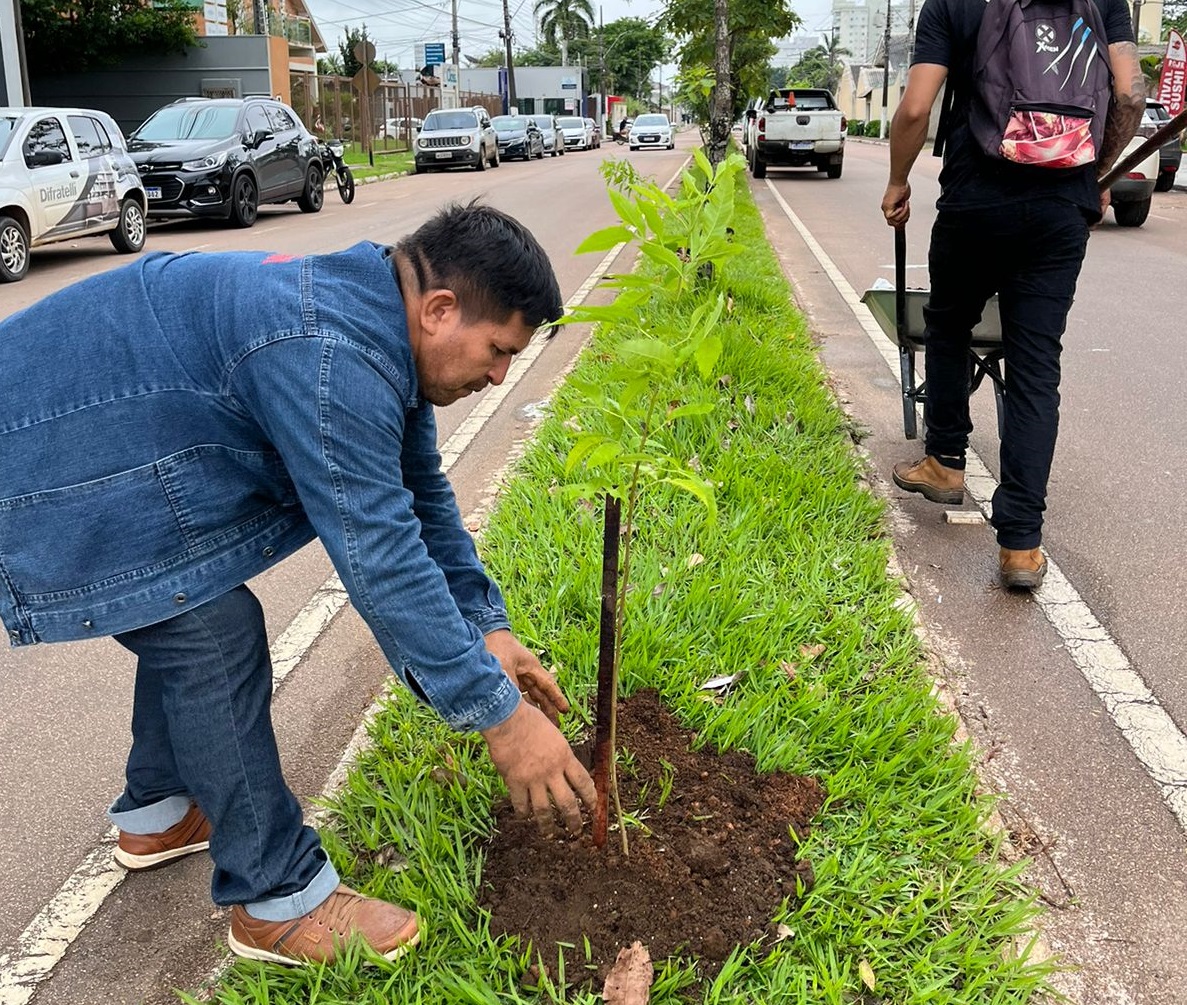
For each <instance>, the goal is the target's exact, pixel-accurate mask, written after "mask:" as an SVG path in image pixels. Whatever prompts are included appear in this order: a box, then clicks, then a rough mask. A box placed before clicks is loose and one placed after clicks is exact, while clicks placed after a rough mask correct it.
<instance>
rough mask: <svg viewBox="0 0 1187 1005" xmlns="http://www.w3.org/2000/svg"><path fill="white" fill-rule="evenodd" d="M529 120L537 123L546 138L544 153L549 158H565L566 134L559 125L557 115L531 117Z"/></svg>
mask: <svg viewBox="0 0 1187 1005" xmlns="http://www.w3.org/2000/svg"><path fill="white" fill-rule="evenodd" d="M529 118H530V119H531V120H532V121H533V122H534V123H536V127H537V128H538V129H539V130H540V134H541V135H542V136H543V137H544V151H545V153H547V154H548V156H549V157H558V156H559V157H563V156H564V154H565V134H564V132H562V131H561V127H560V126H559V125H558V124H557V121H556V116H555V115H531V116H529Z"/></svg>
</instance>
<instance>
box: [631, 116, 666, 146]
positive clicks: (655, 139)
mask: <svg viewBox="0 0 1187 1005" xmlns="http://www.w3.org/2000/svg"><path fill="white" fill-rule="evenodd" d="M627 142H628V143H629V144H630V147H631V149H632V150H642V149H643V148H644V147H654V148H658V149H660V150H671V149H672V148H673V147H674V146H675V145H676V141H675V140H674V139H673V138H672V123H671V122H669V121H668V117H667V116H666V115H657V114H650V115H640V116H639V117H638V118H637V119H635V124H634V125H633V126H632V127H631V135H630V137H629V139H628V141H627Z"/></svg>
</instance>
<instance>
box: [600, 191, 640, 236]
mask: <svg viewBox="0 0 1187 1005" xmlns="http://www.w3.org/2000/svg"><path fill="white" fill-rule="evenodd" d="M606 194H607V195H609V196H610V202H611V203H612V204H613V206H614V212H616V213H617V214H618V215H619V217H620V218H621V219H622V221H623V222H624V223H627V224H629V225H630V226H632V227H634V228H635V232H636V233H638V234H639V235H640V236H642V235H643V234H645V233H646V232H647V221H646V220H644V219H643V214H642V213H640V212H639V207H638V206H636V205H635V204H634V203H633V202H631V200H630V199H628V198H627V197H626V196H625V195H623V194H622V193H621V192H616V191H615V190H614V189H612V188H610V189H607V190H606Z"/></svg>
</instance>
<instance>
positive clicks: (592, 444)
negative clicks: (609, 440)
mask: <svg viewBox="0 0 1187 1005" xmlns="http://www.w3.org/2000/svg"><path fill="white" fill-rule="evenodd" d="M605 442H606V437H605V436H603V435H602V434H601V433H582V434H580V435H579V436H578V437H577V442H576V443H574V444H573V446H572V448H571V449H570V450H569V456H568V457H566V458H565V474H566V475H569V474H572V473H573V472H574V471H576V470H577V468H579V467H580V466H581V465H582V464H583V463H584V462H585V459H586V458H587V457H588V456H589V455H590V454H591V453H593V451H595V450H596V449H597V448H598V447H600V446H601V445H602V444H604V443H605Z"/></svg>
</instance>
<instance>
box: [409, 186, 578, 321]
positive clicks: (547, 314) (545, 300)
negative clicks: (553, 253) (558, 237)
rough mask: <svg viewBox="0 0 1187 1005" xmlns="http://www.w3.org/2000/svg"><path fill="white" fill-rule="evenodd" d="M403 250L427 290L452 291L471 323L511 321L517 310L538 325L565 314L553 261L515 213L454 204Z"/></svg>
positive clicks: (421, 229)
mask: <svg viewBox="0 0 1187 1005" xmlns="http://www.w3.org/2000/svg"><path fill="white" fill-rule="evenodd" d="M396 252H397V254H401V255H404V256H406V257H407V259H408V261H409V263H410V264H411V266H412V268H413V270H414V271H415V272H416V281H417V283H418V285H419V286H420V289H421V291H422V292H424V291H426V290H429V289H433V288H438V289H447V290H452V291H453V292H454V293H455V294H456V295H457V298H458V304H459V306H460V307H461V311H462V316H463V317H464V318H465V319H466V320H467V321H497V322H503V321H506V320H508V319H509V318H510V317H511V315H513V314H514V313H515V312H516V311H519V312H520V313H521V314H523V319H524V322H525V323H526V324H527V325H529V326H530V327H532V328H539V327H540V326H541V325H544V324H551V326H552V330H553V331H555V322H556V321H557V320H559V319H560V316H561V314H562V313H563V312H564V304H563V303H562V301H561V290H560V284H559V283H557V281H556V273H555V272H553V269H552V263H551V262H550V261H549V260H548V255H547V254H546V253H545V251H544V249H543V248H542V247H541V246H540V242H539V241H537V240H536V239H535V237H533V236H532V233H531V231H529V230H528V229H527V227H525V226H524V225H523V224H522V223H520V222H519V221H518V220H516V219H515V218H514V217H511V216H508V215H507V214H506V213H503V212H500V211H499V210H497V209H494V208H492V207H491V206H484V205H482V204H480V203H479V202H478V200H477V199H475V200H473V201H471V202H470V203H468V204H466V205H464V206H463V205H461V204H460V203H456V202H455V203H450V204H448V205H447V206H445V207H444V208H443V209H442V210H441V211H440V212H438V213H437V214H436V215H435V216H433V217H432V219H430V220H428V221H427V222H426V223H423V224H422V225H421V226H420V227H418V228H417V229H416V230H415V231H414V232H413V233H412V234H409V235H408V236H407V237H404V238H401V240H400V241H399V243H398V244H397V245H396Z"/></svg>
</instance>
